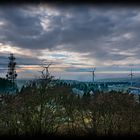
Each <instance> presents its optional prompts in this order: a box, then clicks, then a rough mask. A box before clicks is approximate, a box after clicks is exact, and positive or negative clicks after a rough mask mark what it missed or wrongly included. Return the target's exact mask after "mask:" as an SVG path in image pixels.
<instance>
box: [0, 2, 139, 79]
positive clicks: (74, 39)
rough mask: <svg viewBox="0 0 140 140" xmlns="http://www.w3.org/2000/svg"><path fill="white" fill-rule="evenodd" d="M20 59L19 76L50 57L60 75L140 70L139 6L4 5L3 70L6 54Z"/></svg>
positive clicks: (34, 71) (32, 73)
mask: <svg viewBox="0 0 140 140" xmlns="http://www.w3.org/2000/svg"><path fill="white" fill-rule="evenodd" d="M10 53H14V55H15V57H16V58H17V60H16V61H17V64H18V65H17V73H18V78H30V77H32V78H34V77H36V76H38V75H39V74H40V73H39V72H38V71H40V70H42V68H41V66H39V65H38V64H42V63H43V64H44V65H45V64H47V63H49V62H52V65H51V67H50V69H49V70H50V72H51V74H52V75H54V76H56V77H57V78H61V79H75V80H86V81H91V80H92V77H91V72H90V71H91V70H92V67H96V77H95V78H96V79H101V78H107V77H109V78H110V77H127V76H128V74H129V72H130V69H131V67H132V68H133V70H134V72H135V74H136V75H138V76H139V71H140V7H134V6H133V7H127V6H126V7H123V6H117V7H115V6H109V5H108V6H107V5H104V6H93V5H79V6H78V5H76V6H74V5H47V4H46V5H41V4H40V5H18V6H1V7H0V75H1V76H5V74H6V71H7V70H6V68H7V63H8V56H9V54H10Z"/></svg>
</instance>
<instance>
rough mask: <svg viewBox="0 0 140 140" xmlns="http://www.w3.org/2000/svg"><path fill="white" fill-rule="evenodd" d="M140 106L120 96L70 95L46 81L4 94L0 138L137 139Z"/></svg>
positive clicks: (63, 87) (128, 96)
mask: <svg viewBox="0 0 140 140" xmlns="http://www.w3.org/2000/svg"><path fill="white" fill-rule="evenodd" d="M139 118H140V103H139V102H136V100H135V98H134V96H133V95H132V94H128V93H121V92H115V91H112V92H108V93H102V92H98V93H95V94H92V95H90V94H84V95H83V96H82V97H80V96H78V95H76V94H73V92H72V89H71V87H70V86H69V85H63V84H58V82H57V84H56V83H55V82H54V81H53V80H52V79H51V78H46V79H42V80H40V81H35V82H31V83H30V84H28V85H25V86H23V88H22V89H21V91H20V92H18V93H17V94H4V95H2V96H1V102H0V135H16V136H17V135H31V136H34V135H37V134H42V135H43V134H45V135H60V136H64V135H65V136H86V135H93V136H94V135H99V136H101V135H127V134H129V135H139V134H140V119H139Z"/></svg>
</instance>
